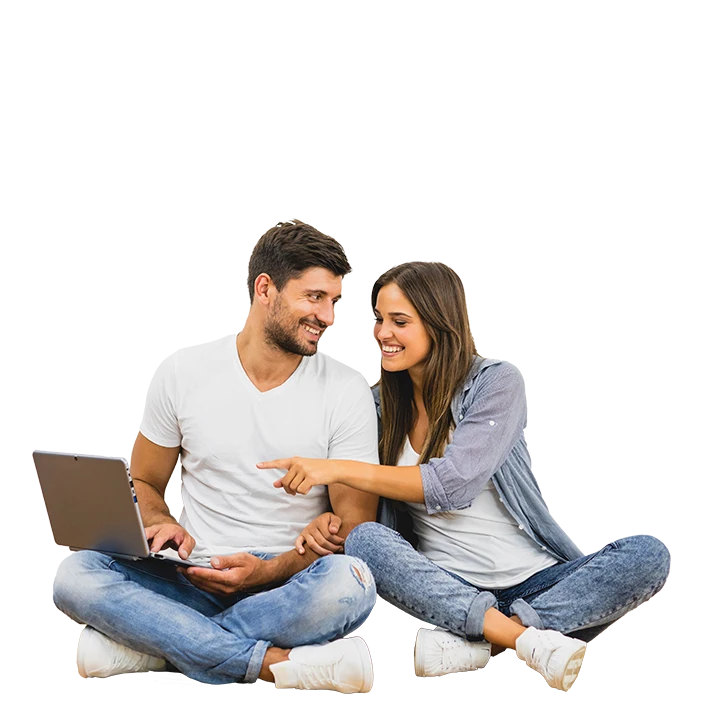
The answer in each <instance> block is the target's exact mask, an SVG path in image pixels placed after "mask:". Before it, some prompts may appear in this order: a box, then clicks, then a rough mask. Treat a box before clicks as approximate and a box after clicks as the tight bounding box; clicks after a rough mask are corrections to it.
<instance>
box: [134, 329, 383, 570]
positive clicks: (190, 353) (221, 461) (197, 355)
mask: <svg viewBox="0 0 704 704" xmlns="http://www.w3.org/2000/svg"><path fill="white" fill-rule="evenodd" d="M140 432H141V433H142V435H144V436H145V437H146V438H147V439H149V440H151V441H152V442H154V443H156V444H157V445H161V446H163V447H178V446H180V447H181V480H182V485H181V496H182V499H183V513H182V514H181V518H180V523H181V525H182V526H183V527H184V528H185V529H186V530H187V531H188V532H189V533H190V534H191V535H192V536H193V538H194V539H195V541H196V547H195V548H194V550H193V553H192V555H191V559H193V560H196V561H205V560H208V559H209V558H210V557H211V556H213V555H229V554H233V553H236V552H250V551H262V552H267V553H272V554H275V555H278V554H281V553H283V552H287V551H288V550H291V549H292V548H293V547H294V543H295V540H296V537H297V536H298V534H299V533H300V531H301V529H302V528H304V527H305V526H306V525H308V523H310V521H312V520H313V519H314V518H316V517H317V516H319V515H320V514H321V513H324V512H325V511H328V510H330V505H329V502H328V492H327V487H324V486H316V487H314V488H313V489H312V490H311V491H310V493H308V494H307V495H305V496H303V495H296V496H290V495H289V494H287V493H286V492H285V491H284V490H283V489H276V488H274V486H273V483H274V481H275V480H276V479H278V478H280V477H283V476H284V474H285V471H283V470H279V469H267V470H263V469H257V467H256V464H257V462H265V461H269V460H275V459H282V458H286V457H292V456H295V455H297V456H299V457H319V458H331V459H332V458H334V459H350V460H359V461H362V462H371V463H375V464H376V463H378V454H377V420H376V410H375V407H374V400H373V397H372V393H371V390H370V388H369V385H368V384H367V382H366V380H365V379H364V377H363V376H362V375H361V374H359V372H356V371H355V370H353V369H351V368H350V367H347V366H345V365H344V364H342V363H340V362H337V361H336V360H334V359H331V358H330V357H327V356H326V355H324V354H321V353H317V354H315V355H313V356H312V357H303V358H302V360H301V362H300V364H299V365H298V367H297V368H296V370H295V371H294V372H293V374H291V376H290V377H289V378H288V379H287V380H286V381H285V382H284V383H283V384H281V385H280V386H277V387H276V388H274V389H271V390H269V391H266V392H261V391H259V390H258V389H257V388H256V386H254V384H253V383H252V382H251V381H250V379H249V377H248V376H247V374H246V373H245V371H244V369H243V367H242V364H241V362H240V359H239V355H238V353H237V344H236V335H229V336H228V337H225V338H222V339H221V340H216V341H214V342H209V343H206V344H203V345H197V346H195V347H188V348H185V349H182V350H179V351H178V352H176V353H174V354H172V355H171V356H170V357H168V358H167V359H165V360H164V361H163V362H162V363H161V365H160V366H159V368H158V369H157V371H156V373H155V375H154V378H153V380H152V383H151V385H150V387H149V392H148V394H147V401H146V406H145V410H144V418H143V420H142V424H141V426H140Z"/></svg>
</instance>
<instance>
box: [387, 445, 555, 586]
mask: <svg viewBox="0 0 704 704" xmlns="http://www.w3.org/2000/svg"><path fill="white" fill-rule="evenodd" d="M419 459H420V456H419V455H418V453H417V452H416V451H415V450H414V449H413V446H412V445H411V443H410V440H409V439H408V437H406V444H405V445H404V448H403V452H402V454H401V457H400V458H399V461H398V466H399V467H413V466H415V465H417V464H419ZM406 506H407V507H408V510H409V512H410V514H411V516H412V518H413V529H414V531H415V533H416V535H417V536H418V552H420V553H421V554H422V555H425V556H426V557H427V558H428V559H429V560H431V561H432V562H434V563H435V564H436V565H439V566H440V567H443V568H444V569H446V570H448V571H449V572H453V573H454V574H456V575H459V576H460V577H462V579H465V580H467V581H468V582H469V583H470V584H473V585H474V586H475V587H481V588H482V589H508V587H513V586H515V585H516V584H520V583H521V582H525V581H526V579H528V577H530V576H532V575H534V574H535V573H536V572H539V571H540V570H542V569H545V568H546V567H550V566H551V565H555V564H557V560H556V559H555V558H554V557H552V555H548V554H547V553H546V552H544V551H543V550H541V548H540V546H539V545H538V544H537V543H536V542H535V541H534V540H533V539H532V538H531V537H530V536H528V535H526V534H525V532H524V531H522V530H521V529H520V528H519V527H518V523H516V521H515V519H514V518H513V516H512V515H511V514H510V513H509V512H508V510H507V509H506V507H505V506H504V505H503V504H502V503H501V499H500V498H499V494H498V492H497V491H496V487H495V486H494V482H493V481H492V480H491V479H489V481H488V482H487V483H486V484H485V485H484V488H483V489H482V490H481V491H480V492H479V495H478V496H477V497H476V498H475V499H474V501H473V502H472V505H471V506H469V507H467V508H464V509H461V510H459V511H448V512H446V513H437V514H433V515H432V516H431V515H429V514H428V512H427V510H426V508H425V505H424V504H413V503H406Z"/></svg>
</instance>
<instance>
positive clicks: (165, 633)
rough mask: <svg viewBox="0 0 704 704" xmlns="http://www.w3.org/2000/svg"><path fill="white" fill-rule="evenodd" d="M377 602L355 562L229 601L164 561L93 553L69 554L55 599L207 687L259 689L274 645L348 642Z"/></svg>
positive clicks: (330, 559) (336, 563)
mask: <svg viewBox="0 0 704 704" xmlns="http://www.w3.org/2000/svg"><path fill="white" fill-rule="evenodd" d="M258 556H259V557H263V558H267V557H270V556H267V555H261V554H259V555H258ZM375 600H376V590H375V586H374V579H373V578H372V576H371V574H370V572H369V569H368V568H367V566H366V565H365V564H364V563H363V562H362V561H360V560H357V559H355V558H352V557H348V556H347V555H329V556H327V557H322V558H320V559H319V560H316V561H315V562H314V563H313V564H312V565H310V567H308V568H307V569H305V570H303V571H302V572H299V573H298V574H296V575H294V576H293V577H291V578H290V579H289V580H288V581H287V582H286V583H285V584H283V585H282V586H280V587H276V588H274V589H269V590H267V591H261V592H257V593H239V594H234V595H232V596H230V597H218V596H214V595H212V594H209V593H207V592H204V591H203V590H201V589H198V588H197V587H195V586H194V585H193V584H191V583H190V582H189V581H188V580H187V579H186V578H185V577H184V576H183V575H180V574H179V573H178V572H176V571H175V569H174V568H173V567H172V566H170V565H168V564H164V563H160V562H158V561H156V560H149V561H139V562H130V561H123V560H117V559H115V558H113V557H110V556H108V555H104V554H102V553H99V552H91V551H87V550H86V551H82V552H77V553H74V554H72V555H70V556H69V557H67V558H66V559H65V560H64V561H63V562H62V563H61V565H60V566H59V570H58V573H57V575H56V580H55V582H54V602H55V603H56V605H57V606H58V608H59V609H61V611H63V612H64V613H65V614H67V615H68V616H70V617H71V618H72V619H74V620H75V621H78V622H79V623H87V624H88V625H90V626H93V627H94V628H95V629H96V630H98V631H100V632H101V633H104V634H105V635H107V636H109V637H110V638H112V639H113V640H115V641H117V642H119V643H122V644H123V645H127V646H129V647H130V648H133V649H135V650H138V651H139V652H142V653H147V654H149V655H154V656H157V657H161V658H163V659H165V660H167V661H168V662H169V663H171V665H172V666H173V667H174V668H176V670H178V671H179V672H182V673H183V674H185V675H188V677H191V678H193V679H195V680H198V681H200V682H206V683H209V684H225V683H229V682H254V681H255V680H256V679H257V677H258V675H259V672H260V670H261V666H262V660H263V659H264V654H265V653H266V651H267V649H268V648H270V647H271V646H275V647H278V648H293V647H296V646H300V645H310V644H315V643H324V642H327V641H331V640H334V639H336V638H341V637H342V636H344V635H345V634H347V633H349V632H350V631H353V630H354V629H355V628H357V627H358V626H360V625H361V624H362V623H363V622H364V620H365V619H366V618H367V616H368V615H369V613H370V611H371V610H372V607H373V606H374V602H375Z"/></svg>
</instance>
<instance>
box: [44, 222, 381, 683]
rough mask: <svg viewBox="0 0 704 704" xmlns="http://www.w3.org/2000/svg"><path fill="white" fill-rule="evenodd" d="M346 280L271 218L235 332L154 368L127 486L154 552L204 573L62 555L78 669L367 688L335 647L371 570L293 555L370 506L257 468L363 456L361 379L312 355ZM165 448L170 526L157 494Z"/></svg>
mask: <svg viewBox="0 0 704 704" xmlns="http://www.w3.org/2000/svg"><path fill="white" fill-rule="evenodd" d="M350 271H351V269H350V266H349V263H348V261H347V258H346V256H345V254H344V251H343V249H342V247H341V246H340V245H339V244H338V243H337V242H336V241H335V240H334V239H332V238H331V237H327V236H326V235H323V234H322V233H320V232H318V231H317V230H315V229H314V228H313V227H310V226H309V225H306V224H305V223H302V222H300V221H298V220H293V221H289V222H287V223H279V224H278V225H277V226H276V227H274V228H272V229H271V230H269V231H268V232H266V233H265V234H264V235H263V236H262V238H261V239H260V240H259V242H258V243H257V245H256V246H255V248H254V251H253V252H252V257H251V259H250V263H249V277H248V285H249V294H250V300H251V308H250V311H249V315H248V317H247V321H246V323H245V326H244V328H243V329H242V331H241V332H240V333H239V335H237V336H235V335H231V336H229V337H226V338H224V339H222V340H217V341H215V342H211V343H207V344H204V345H199V346H196V347H191V348H187V349H182V350H179V351H178V352H176V353H175V354H173V355H171V356H170V357H168V358H167V359H166V360H165V361H164V362H163V363H162V364H161V365H160V367H159V369H158V370H157V372H156V374H155V376H154V379H153V380H152V383H151V386H150V388H149V392H148V395H147V402H146V407H145V412H144V418H143V421H142V424H141V426H140V432H139V434H138V436H137V440H136V442H135V445H134V450H133V453H132V466H131V471H132V476H133V478H134V480H135V482H134V483H135V489H136V492H137V496H138V500H139V506H140V510H141V513H142V519H143V521H144V525H145V529H146V535H147V538H148V540H149V541H150V543H151V549H152V551H155V552H156V551H159V550H161V549H162V548H164V547H173V548H176V549H177V550H178V554H179V556H180V557H181V558H184V559H185V558H190V559H191V560H192V561H194V562H196V563H198V564H202V565H203V567H189V568H188V569H187V570H184V569H181V568H179V569H178V570H177V569H175V568H173V567H170V566H169V565H165V564H162V563H159V562H157V561H156V560H152V561H140V562H126V561H120V560H116V559H114V558H112V557H110V556H107V555H103V554H102V553H97V552H90V551H84V552H78V553H75V554H73V555H71V556H70V557H68V558H67V559H66V560H65V561H64V562H63V563H62V564H61V566H60V568H59V572H58V575H57V578H56V582H55V587H54V601H55V603H56V605H57V606H58V607H59V609H61V610H62V611H64V612H65V613H66V614H68V615H69V616H70V617H71V618H73V619H74V620H76V621H79V622H81V623H86V624H88V626H87V627H86V628H85V629H84V631H83V632H82V634H81V639H80V641H79V649H78V668H79V672H80V674H81V675H83V676H84V677H91V676H92V677H106V676H109V675H112V674H119V673H122V672H140V671H145V670H150V669H169V668H171V669H176V670H178V671H180V672H182V673H184V674H186V675H188V676H189V677H192V678H193V679H196V680H199V681H201V682H208V683H228V682H253V681H255V680H256V679H257V678H260V679H263V680H267V681H270V682H275V683H276V686H277V687H296V688H299V689H333V690H337V691H343V692H362V691H369V689H370V688H371V684H372V668H371V659H370V657H369V652H368V650H367V648H366V644H365V643H364V641H363V640H362V639H361V638H348V639H342V636H344V635H345V634H346V633H349V632H350V631H352V630H354V629H355V628H357V627H358V626H359V625H360V624H361V623H362V622H363V621H364V620H365V619H366V617H367V616H368V615H369V612H370V611H371V609H372V606H373V605H374V601H375V598H376V590H375V586H374V581H373V578H372V576H371V573H370V572H369V570H368V568H367V566H366V565H365V564H364V562H362V561H360V560H357V559H356V558H352V557H349V556H345V555H342V554H332V555H328V556H326V557H322V558H320V557H319V556H318V555H317V554H315V553H314V552H313V551H312V550H311V549H310V548H308V547H306V548H305V549H303V550H302V551H298V550H293V549H291V548H292V547H293V545H294V542H295V539H296V537H297V536H298V534H299V533H300V531H301V529H302V528H303V527H305V526H306V525H307V524H308V523H309V522H310V521H311V520H312V519H314V518H315V517H316V516H318V515H319V514H321V513H324V512H325V511H327V510H329V509H330V508H332V510H333V511H334V512H335V513H336V514H337V515H338V516H340V517H341V518H342V519H343V523H342V526H343V528H342V529H341V530H340V536H341V537H343V538H344V536H345V535H346V534H347V533H348V532H349V531H350V530H352V528H353V527H354V526H356V525H357V524H359V523H362V522H364V521H369V520H374V518H375V512H376V497H373V496H371V495H369V494H365V493H363V492H358V491H356V490H352V489H349V488H347V487H344V486H342V485H334V486H331V487H330V488H329V490H328V489H327V488H326V487H318V488H317V489H316V490H315V491H311V492H310V494H308V495H307V496H306V497H297V496H289V495H288V494H287V493H285V492H282V491H279V490H277V489H275V488H274V487H273V486H272V480H273V479H275V478H276V477H272V476H271V472H270V471H261V470H259V469H257V468H256V463H257V462H261V461H262V460H265V459H268V458H270V457H286V456H290V455H303V456H306V457H330V458H344V459H358V460H362V461H367V462H377V451H376V442H377V428H376V413H375V409H374V402H373V399H372V395H371V392H370V390H369V387H368V385H367V383H366V381H365V380H364V378H363V377H362V376H361V375H360V374H359V373H358V372H355V371H354V370H352V369H350V368H349V367H346V366H345V365H343V364H341V363H339V362H336V361H335V360H333V359H330V358H329V357H326V356H325V355H323V354H317V355H316V352H317V348H318V342H319V340H320V337H321V336H322V334H323V333H324V332H325V330H326V329H327V328H328V327H329V326H330V325H332V324H333V321H334V306H335V304H336V303H337V301H339V300H340V297H341V284H342V278H343V276H344V275H345V274H347V273H349V272H350ZM179 455H180V457H181V466H182V497H183V513H182V514H181V520H180V523H179V522H177V521H176V520H175V519H174V518H173V516H171V514H170V513H169V509H168V507H167V506H166V503H165V502H164V491H165V489H166V485H167V483H168V481H169V478H170V476H171V474H172V473H173V470H174V467H175V465H176V461H177V459H178V458H179ZM282 474H283V472H282Z"/></svg>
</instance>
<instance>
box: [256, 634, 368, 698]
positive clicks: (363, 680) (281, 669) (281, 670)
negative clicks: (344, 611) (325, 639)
mask: <svg viewBox="0 0 704 704" xmlns="http://www.w3.org/2000/svg"><path fill="white" fill-rule="evenodd" d="M288 657H289V659H288V660H283V661H282V662H277V663H275V664H273V665H270V666H269V669H270V670H271V674H272V675H274V682H275V683H276V687H277V689H287V688H293V689H330V690H333V691H335V692H342V693H343V694H353V693H355V692H368V691H369V690H370V689H371V688H372V683H373V682H374V671H373V670H372V659H371V656H370V655H369V649H368V648H367V644H366V643H365V642H364V640H363V639H362V638H357V637H355V638H341V639H340V640H335V641H333V642H332V643H325V644H324V645H303V646H300V647H299V648H293V649H292V650H291V652H290V653H289V655H288Z"/></svg>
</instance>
